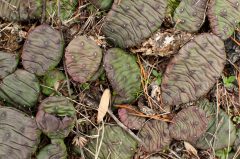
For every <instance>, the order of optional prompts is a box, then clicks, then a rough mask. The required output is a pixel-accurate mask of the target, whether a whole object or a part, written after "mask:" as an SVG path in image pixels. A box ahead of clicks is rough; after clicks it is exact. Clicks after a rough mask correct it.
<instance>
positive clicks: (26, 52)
mask: <svg viewBox="0 0 240 159" xmlns="http://www.w3.org/2000/svg"><path fill="white" fill-rule="evenodd" d="M63 43H64V42H63V37H62V34H61V33H60V32H59V31H58V30H55V29H53V28H52V27H51V26H49V25H47V24H42V25H40V26H38V27H36V28H35V29H34V30H32V31H31V32H30V33H29V34H28V37H27V40H26V41H25V43H24V46H23V52H22V64H23V67H24V68H25V69H26V70H27V71H29V72H31V73H35V74H36V75H38V76H42V75H44V74H45V73H46V72H47V71H49V70H52V69H53V68H55V67H56V66H57V65H58V63H59V62H60V60H61V58H62V55H63V45H64V44H63Z"/></svg>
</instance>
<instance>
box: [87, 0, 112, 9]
mask: <svg viewBox="0 0 240 159" xmlns="http://www.w3.org/2000/svg"><path fill="white" fill-rule="evenodd" d="M113 1H114V0H90V2H91V3H92V4H93V5H94V6H96V7H97V8H99V9H101V10H107V9H109V8H111V6H112V3H113Z"/></svg>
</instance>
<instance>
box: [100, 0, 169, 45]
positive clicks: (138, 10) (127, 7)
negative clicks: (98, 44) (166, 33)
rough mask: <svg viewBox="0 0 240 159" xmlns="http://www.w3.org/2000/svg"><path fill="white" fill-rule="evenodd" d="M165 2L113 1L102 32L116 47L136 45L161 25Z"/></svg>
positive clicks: (146, 0)
mask: <svg viewBox="0 0 240 159" xmlns="http://www.w3.org/2000/svg"><path fill="white" fill-rule="evenodd" d="M167 4H168V2H167V1H166V0H141V1H139V0H131V1H130V0H121V2H120V3H119V2H118V1H115V2H114V3H113V6H112V9H111V10H110V11H109V13H108V15H107V18H106V22H105V24H104V26H103V33H104V34H105V35H106V36H107V39H108V40H109V41H110V42H112V43H113V44H115V45H116V46H118V47H121V48H128V47H132V46H136V45H138V44H140V43H141V42H143V41H144V40H145V39H146V38H149V37H150V36H151V34H152V33H153V32H154V31H156V30H157V29H158V28H159V27H160V26H161V24H162V22H163V19H164V17H165V13H166V10H167Z"/></svg>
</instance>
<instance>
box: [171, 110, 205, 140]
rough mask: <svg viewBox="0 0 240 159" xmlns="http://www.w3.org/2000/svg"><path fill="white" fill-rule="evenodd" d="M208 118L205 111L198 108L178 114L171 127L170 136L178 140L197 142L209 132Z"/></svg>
mask: <svg viewBox="0 0 240 159" xmlns="http://www.w3.org/2000/svg"><path fill="white" fill-rule="evenodd" d="M207 127H208V118H207V116H206V113H205V111H204V110H203V109H201V108H198V107H196V106H192V107H189V108H185V109H183V110H181V111H180V112H178V113H177V115H175V116H174V118H173V119H172V123H171V124H170V126H169V131H170V136H171V137H172V138H174V139H176V140H184V141H188V142H195V141H196V140H197V139H198V138H200V137H201V136H202V135H203V134H204V133H205V132H206V130H207Z"/></svg>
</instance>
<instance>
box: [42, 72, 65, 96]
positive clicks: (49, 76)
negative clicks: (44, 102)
mask: <svg viewBox="0 0 240 159" xmlns="http://www.w3.org/2000/svg"><path fill="white" fill-rule="evenodd" d="M65 79H66V77H65V75H64V73H63V72H61V71H59V70H57V69H54V70H51V71H48V72H47V73H46V74H45V75H44V77H43V85H44V86H43V87H42V93H43V94H45V95H47V96H49V95H51V94H52V93H54V92H55V91H54V86H55V84H56V83H57V82H61V81H64V80H65ZM48 87H50V88H51V89H50V88H48Z"/></svg>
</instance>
